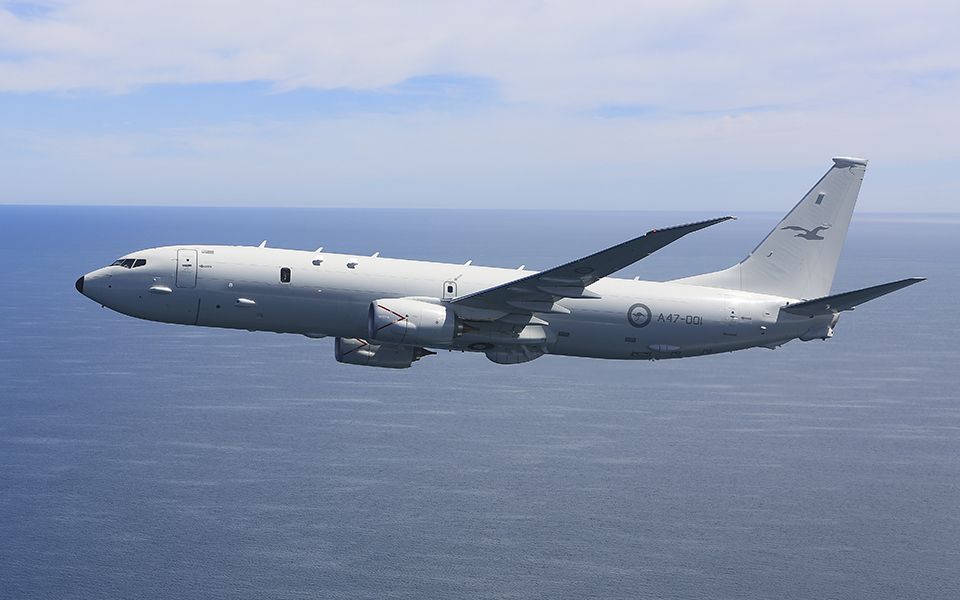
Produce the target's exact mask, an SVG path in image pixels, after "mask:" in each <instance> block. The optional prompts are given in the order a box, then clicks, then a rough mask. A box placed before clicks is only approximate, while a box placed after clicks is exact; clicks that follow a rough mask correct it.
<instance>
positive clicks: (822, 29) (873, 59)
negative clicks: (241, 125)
mask: <svg viewBox="0 0 960 600" xmlns="http://www.w3.org/2000/svg"><path fill="white" fill-rule="evenodd" d="M53 6H54V7H55V8H54V9H53V10H52V11H51V12H49V13H47V14H46V15H44V16H43V17H41V18H22V19H21V18H17V17H15V16H13V15H12V14H10V13H9V12H3V13H0V15H2V19H0V40H3V42H2V47H3V54H4V55H5V57H4V59H3V60H2V61H0V86H2V88H0V89H4V90H8V91H36V90H58V91H62V90H70V89H78V88H103V89H108V90H112V91H125V90H131V89H136V88H137V87H138V86H142V85H146V84H151V83H197V82H237V81H254V80H260V81H270V82H274V83H276V85H277V86H278V88H279V89H292V88H295V87H299V86H308V87H317V88H322V89H333V88H341V87H354V88H363V89H371V88H378V87H387V86H391V85H396V84H398V83H401V82H403V81H405V80H407V79H410V78H411V77H416V76H423V75H432V74H438V73H440V74H457V75H469V76H479V77H487V78H491V79H493V80H496V81H498V82H500V83H501V84H502V89H503V92H504V94H505V98H504V99H505V101H507V102H533V103H537V104H544V105H551V106H571V107H581V108H583V107H593V106H603V105H609V104H614V105H617V104H620V105H629V104H641V105H647V104H658V105H669V106H671V107H672V108H675V109H679V110H729V109H736V108H739V107H744V106H757V105H780V104H787V103H789V104H796V103H798V102H811V101H817V100H818V99H819V98H821V97H822V94H824V93H833V94H837V93H840V94H843V93H847V94H849V93H852V92H853V91H859V92H863V91H868V90H877V89H882V88H883V87H885V86H888V85H890V84H891V82H896V81H898V80H900V81H906V80H909V79H911V78H915V77H923V76H926V75H929V74H931V73H944V72H952V73H953V76H954V77H955V76H956V74H957V71H958V69H960V40H958V38H957V36H956V35H955V32H954V31H952V28H951V23H956V22H958V17H960V7H958V5H956V3H950V2H919V3H909V4H907V3H892V2H888V3H876V2H871V3H867V2H845V3H836V2H822V1H820V2H777V3H771V2H723V1H699V2H673V3H669V4H665V3H653V2H635V1H626V2H616V1H610V2H603V3H587V2H562V1H557V2H539V1H537V2H533V1H527V2H524V1H511V2H486V3H458V2H445V1H426V0H425V1H420V2H417V1H403V2H384V1H362V0H356V1H349V2H313V1H302V0H278V1H275V2H270V3H264V2H252V1H226V0H205V1H204V0H192V1H166V2H128V1H126V0H92V1H65V2H57V3H54V4H53Z"/></svg>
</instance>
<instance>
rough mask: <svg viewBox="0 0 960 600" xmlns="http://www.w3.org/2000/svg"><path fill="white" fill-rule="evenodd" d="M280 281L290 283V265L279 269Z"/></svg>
mask: <svg viewBox="0 0 960 600" xmlns="http://www.w3.org/2000/svg"><path fill="white" fill-rule="evenodd" d="M280 283H290V267H283V268H282V269H280Z"/></svg>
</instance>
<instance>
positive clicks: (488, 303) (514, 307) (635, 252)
mask: <svg viewBox="0 0 960 600" xmlns="http://www.w3.org/2000/svg"><path fill="white" fill-rule="evenodd" d="M734 218H735V217H719V218H716V219H708V220H706V221H698V222H696V223H689V224H687V225H677V226H675V227H668V228H666V229H654V230H652V231H648V232H647V233H646V234H644V235H642V236H640V237H638V238H634V239H632V240H630V241H627V242H623V243H622V244H618V245H616V246H613V247H612V248H607V249H606V250H601V251H600V252H597V253H595V254H591V255H590V256H586V257H584V258H580V259H577V260H575V261H572V262H568V263H566V264H563V265H560V266H559V267H554V268H552V269H549V270H547V271H541V272H539V273H535V274H533V275H528V276H526V277H521V278H520V279H516V280H514V281H510V282H507V283H504V284H502V285H498V286H495V287H492V288H487V289H485V290H481V291H479V292H474V293H472V294H467V295H465V296H460V297H458V298H454V299H452V300H450V301H449V302H450V304H453V305H455V306H460V307H465V308H474V309H480V310H491V311H499V312H502V313H505V314H506V313H530V314H532V313H568V312H569V311H568V310H567V309H566V308H564V307H562V306H560V305H558V304H556V302H557V300H559V299H561V298H598V297H599V296H597V295H596V294H595V293H594V292H591V291H590V290H588V289H586V288H587V286H589V285H591V284H593V283H596V282H597V281H599V280H600V279H603V278H604V277H606V276H607V275H610V274H612V273H615V272H617V271H619V270H620V269H623V268H624V267H627V266H629V265H632V264H633V263H635V262H637V261H638V260H640V259H642V258H646V257H647V256H650V255H651V254H653V253H654V252H656V251H657V250H659V249H660V248H663V247H664V246H666V245H667V244H670V243H672V242H675V241H677V240H678V239H680V238H682V237H683V236H685V235H687V234H688V233H692V232H694V231H697V230H700V229H703V228H705V227H709V226H711V225H716V224H717V223H722V222H723V221H728V220H730V219H734Z"/></svg>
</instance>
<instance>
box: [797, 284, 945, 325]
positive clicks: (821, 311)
mask: <svg viewBox="0 0 960 600" xmlns="http://www.w3.org/2000/svg"><path fill="white" fill-rule="evenodd" d="M924 279H926V277H910V278H908V279H901V280H900V281H893V282H891V283H883V284H880V285H875V286H872V287H868V288H863V289H862V290H855V291H853V292H844V293H843V294H834V295H833V296H824V297H823V298H815V299H813V300H807V301H806V302H797V303H795V304H788V305H786V306H784V307H783V308H781V309H780V310H782V311H784V312H788V313H790V314H792V315H799V316H801V317H814V316H817V315H828V314H830V313H838V312H841V311H844V310H853V308H854V307H855V306H857V305H859V304H863V303H864V302H869V301H870V300H873V299H874V298H879V297H880V296H884V295H886V294H889V293H890V292H895V291H897V290H899V289H902V288H905V287H907V286H908V285H913V284H915V283H920V282H921V281H923V280H924Z"/></svg>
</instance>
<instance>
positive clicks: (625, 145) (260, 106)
mask: <svg viewBox="0 0 960 600" xmlns="http://www.w3.org/2000/svg"><path fill="white" fill-rule="evenodd" d="M0 7H2V8H0V203H4V204H101V205H102V204H106V205H195V206H318V207H324V206H336V207H410V208H434V207H445V208H477V207H480V208H523V209H578V210H583V209H588V210H624V209H626V210H663V209H669V210H690V211H707V212H710V213H713V212H717V213H718V214H720V213H723V214H726V213H728V212H730V211H736V210H742V211H752V210H761V211H775V212H784V211H785V210H786V209H788V208H790V207H791V206H792V205H793V204H794V203H795V202H796V201H797V200H799V199H800V197H801V196H802V195H803V194H804V193H805V192H806V191H807V190H808V189H809V188H810V187H811V186H812V185H813V184H814V183H815V182H816V180H817V179H818V178H819V177H820V176H821V175H822V174H823V173H824V172H825V171H826V170H827V169H828V168H829V166H830V165H831V164H832V163H831V162H830V158H831V157H834V156H853V157H861V158H867V159H869V160H870V164H869V167H868V169H867V175H866V178H865V180H864V185H863V188H862V191H861V197H860V204H859V206H860V210H861V211H872V212H933V213H938V212H960V208H958V207H960V203H958V198H960V142H958V140H960V111H958V108H957V107H960V36H957V35H956V29H957V25H958V24H960V4H957V3H956V2H940V1H923V0H920V1H917V2H910V3H908V2H885V1H880V0H873V1H871V2H858V1H851V2H837V1H836V0H831V1H829V2H826V1H819V0H810V1H804V2H793V1H784V2H769V1H757V2H751V1H707V0H704V1H683V0H680V1H674V2H670V3H664V2H646V1H638V0H631V1H625V2H621V1H617V0H611V1H605V2H600V3H598V2H571V1H563V0H557V1H543V0H541V1H527V0H510V1H503V2H501V1H496V0H494V1H490V2H450V1H449V0H447V1H433V0H423V1H418V0H407V1H404V2H394V1H391V0H373V1H368V0H350V1H344V2H336V1H334V2H316V1H303V0H274V1H272V2H269V3H268V2H253V1H249V0H232V1H226V0H190V1H181V0H167V1H164V2H133V1H129V0H127V1H120V0H64V1H59V0H43V1H39V2H4V1H2V0H0Z"/></svg>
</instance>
